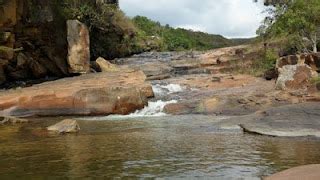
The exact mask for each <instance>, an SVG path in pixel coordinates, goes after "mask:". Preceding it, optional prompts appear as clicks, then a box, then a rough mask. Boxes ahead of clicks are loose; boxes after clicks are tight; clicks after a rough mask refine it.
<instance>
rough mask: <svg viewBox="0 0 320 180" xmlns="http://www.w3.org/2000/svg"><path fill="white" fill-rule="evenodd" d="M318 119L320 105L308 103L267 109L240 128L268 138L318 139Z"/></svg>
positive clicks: (319, 122) (319, 134)
mask: <svg viewBox="0 0 320 180" xmlns="http://www.w3.org/2000/svg"><path fill="white" fill-rule="evenodd" d="M247 119H250V118H249V117H248V118H247ZM319 119H320V103H318V102H312V103H311V102H309V103H301V104H294V105H287V106H282V107H275V108H271V109H268V110H267V111H265V112H262V113H261V114H256V115H254V117H252V121H249V122H247V123H243V124H242V125H241V127H242V128H243V129H244V130H245V131H246V132H251V133H255V134H262V135H269V136H280V137H302V136H315V137H320V121H319Z"/></svg>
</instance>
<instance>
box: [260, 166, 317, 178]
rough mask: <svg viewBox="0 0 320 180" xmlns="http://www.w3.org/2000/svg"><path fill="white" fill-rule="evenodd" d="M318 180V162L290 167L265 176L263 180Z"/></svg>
mask: <svg viewBox="0 0 320 180" xmlns="http://www.w3.org/2000/svg"><path fill="white" fill-rule="evenodd" d="M288 179H290V180H301V179H308V180H318V179H320V164H312V165H305V166H299V167H295V168H291V169H288V170H285V171H282V172H279V173H276V174H274V175H272V176H269V177H267V178H265V180H288Z"/></svg>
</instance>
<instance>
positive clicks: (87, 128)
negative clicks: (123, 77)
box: [0, 115, 320, 179]
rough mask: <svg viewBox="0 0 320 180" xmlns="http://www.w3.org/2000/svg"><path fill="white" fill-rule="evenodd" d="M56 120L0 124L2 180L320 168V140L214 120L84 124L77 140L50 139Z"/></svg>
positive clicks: (240, 174) (225, 175)
mask: <svg viewBox="0 0 320 180" xmlns="http://www.w3.org/2000/svg"><path fill="white" fill-rule="evenodd" d="M56 121H57V120H51V121H48V120H37V121H35V122H32V123H31V124H27V125H20V126H0V177H1V179H3V178H21V177H23V178H32V179H36V178H46V177H51V178H85V177H113V178H125V177H126V178H134V179H135V178H184V179H185V178H189V179H194V178H199V177H203V178H208V177H213V178H216V179H235V178H236V179H238V178H245V179H247V178H250V179H259V178H261V177H263V176H266V175H269V174H272V173H274V172H278V171H280V170H283V169H286V168H290V167H294V166H298V165H304V164H312V163H320V151H319V149H320V140H319V139H311V138H274V137H265V136H257V135H250V134H244V133H242V131H240V130H239V129H231V130H222V129H219V128H217V127H216V123H217V122H219V121H221V119H217V118H215V117H209V116H198V115H188V116H166V117H153V118H143V119H140V118H135V119H129V120H108V121H80V126H81V128H82V130H81V132H80V133H79V134H77V135H64V136H60V135H54V134H47V133H46V131H44V130H42V128H43V127H46V126H47V125H51V124H54V123H55V122H56Z"/></svg>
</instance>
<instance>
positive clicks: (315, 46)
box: [312, 34, 318, 53]
mask: <svg viewBox="0 0 320 180" xmlns="http://www.w3.org/2000/svg"><path fill="white" fill-rule="evenodd" d="M317 42H318V41H317V34H315V35H314V38H313V39H312V46H313V52H314V53H317V52H318V48H317Z"/></svg>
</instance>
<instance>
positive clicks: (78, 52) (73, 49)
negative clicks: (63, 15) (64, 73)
mask: <svg viewBox="0 0 320 180" xmlns="http://www.w3.org/2000/svg"><path fill="white" fill-rule="evenodd" d="M67 32H68V37H67V39H68V64H69V72H70V73H89V72H90V38H89V30H88V28H87V26H86V25H84V24H83V23H81V22H80V21H78V20H68V21H67Z"/></svg>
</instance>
